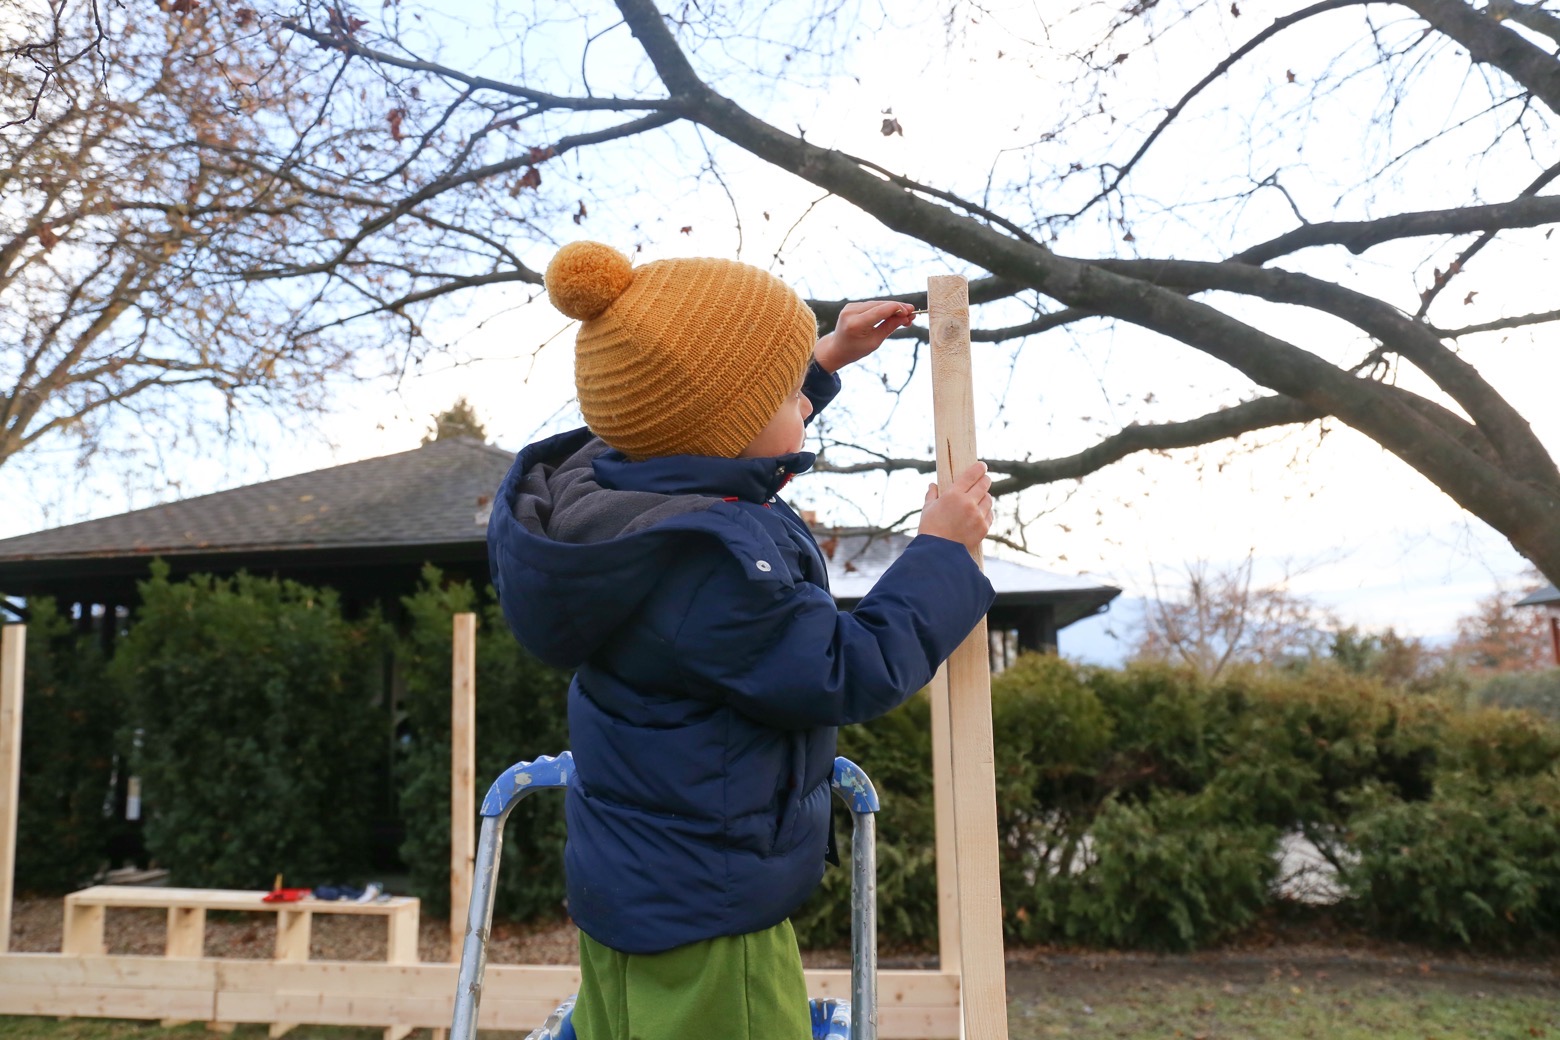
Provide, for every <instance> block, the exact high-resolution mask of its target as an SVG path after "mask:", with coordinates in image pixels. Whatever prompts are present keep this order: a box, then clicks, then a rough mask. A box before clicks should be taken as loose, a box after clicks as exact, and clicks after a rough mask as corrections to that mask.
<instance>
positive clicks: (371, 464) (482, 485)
mask: <svg viewBox="0 0 1560 1040" xmlns="http://www.w3.org/2000/svg"><path fill="white" fill-rule="evenodd" d="M513 461H514V456H513V455H512V454H510V453H509V452H507V451H503V450H501V449H499V448H494V447H490V446H488V445H485V444H480V443H478V442H477V441H473V440H465V439H460V438H456V439H448V440H440V441H434V442H432V443H430V444H427V445H424V446H423V447H421V448H416V449H414V450H412V451H403V452H400V453H399V454H396V455H385V456H381V457H380V458H374V459H364V460H363V461H361V462H349V463H347V464H346V465H343V466H332V467H330V468H328V469H319V470H314V471H312V472H309V473H299V474H297V475H296V476H291V477H282V478H280V479H277V480H267V481H263V482H261V483H259V484H249V485H247V486H245V487H238V488H233V489H232V490H230V491H218V492H216V493H215V494H210V495H200V496H198V497H196V498H186V499H183V500H181V501H178V502H168V503H165V504H163V505H160V506H152V507H150V508H147V509H137V510H133V511H132V512H129V513H120V514H119V515H117V516H106V517H103V518H101V519H98V520H87V521H84V522H82V523H78V524H70V525H69V526H66V527H56V528H54V529H52V530H48V531H38V532H35V533H33V534H24V535H20V536H18V537H15V538H7V539H4V540H0V563H5V562H10V561H18V560H31V559H38V558H40V557H45V556H47V557H51V558H54V559H59V558H61V557H95V556H120V555H126V554H135V555H159V556H171V555H176V554H180V553H191V552H203V553H209V552H222V551H234V550H250V549H259V548H265V549H283V548H288V549H305V548H308V549H317V548H330V547H348V546H353V547H356V546H368V545H387V544H395V545H409V544H419V545H420V544H427V543H436V542H452V541H470V540H471V539H472V538H480V537H482V536H483V535H484V534H485V532H486V530H487V514H488V510H489V509H490V507H491V506H490V503H491V501H492V496H493V492H494V491H495V490H496V489H497V487H498V483H499V481H500V480H501V479H502V478H503V475H504V473H505V471H506V470H507V469H508V467H509V464H510V463H511V462H513Z"/></svg>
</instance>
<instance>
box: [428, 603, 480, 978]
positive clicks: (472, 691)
mask: <svg viewBox="0 0 1560 1040" xmlns="http://www.w3.org/2000/svg"><path fill="white" fill-rule="evenodd" d="M451 627H452V629H453V636H452V638H453V642H454V645H453V647H452V648H451V650H452V652H451V654H450V953H449V959H450V960H452V961H455V962H457V963H459V961H460V952H461V947H462V946H463V945H464V943H465V941H466V913H467V910H468V908H469V907H470V905H471V887H472V880H473V877H474V875H475V871H476V862H477V830H476V827H477V786H476V785H477V615H475V614H471V613H462V614H456V615H455V618H454V622H453V624H452V626H451ZM413 959H415V958H413Z"/></svg>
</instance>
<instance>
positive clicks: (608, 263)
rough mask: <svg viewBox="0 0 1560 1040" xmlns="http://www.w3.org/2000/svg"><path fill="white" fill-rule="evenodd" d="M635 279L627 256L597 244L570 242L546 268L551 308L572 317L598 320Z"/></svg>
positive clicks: (583, 319)
mask: <svg viewBox="0 0 1560 1040" xmlns="http://www.w3.org/2000/svg"><path fill="white" fill-rule="evenodd" d="M633 280H634V266H633V264H631V263H629V260H628V257H626V256H624V255H623V254H622V253H619V252H618V251H617V250H616V249H613V248H612V247H611V246H607V245H602V244H601V243H600V242H570V243H569V244H568V245H566V246H564V247H563V248H562V249H560V250H558V253H557V255H556V256H554V257H553V258H552V263H550V264H548V265H547V273H546V275H545V276H544V277H543V281H544V282H545V283H546V285H547V297H548V299H550V300H552V305H553V306H554V307H556V308H558V309H559V310H560V311H562V312H563V313H564V314H567V315H568V316H569V317H571V318H578V319H580V320H581V321H589V320H590V319H591V318H599V317H600V316H601V315H602V313H603V312H604V311H606V309H607V308H608V307H610V306H612V302H613V301H614V300H616V299H617V298H618V297H619V296H621V295H623V291H624V290H625V289H627V288H628V286H629V283H630V282H632V281H633Z"/></svg>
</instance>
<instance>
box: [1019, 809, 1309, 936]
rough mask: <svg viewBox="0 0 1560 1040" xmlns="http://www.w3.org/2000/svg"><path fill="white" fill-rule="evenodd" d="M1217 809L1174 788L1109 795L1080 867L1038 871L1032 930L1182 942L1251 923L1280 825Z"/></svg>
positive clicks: (1271, 867) (1271, 869)
mask: <svg viewBox="0 0 1560 1040" xmlns="http://www.w3.org/2000/svg"><path fill="white" fill-rule="evenodd" d="M1222 809H1223V807H1222V806H1221V805H1220V803H1219V799H1218V798H1217V797H1210V796H1207V795H1185V794H1180V793H1177V792H1161V793H1156V794H1154V795H1152V796H1150V797H1149V798H1148V799H1147V800H1146V801H1144V802H1142V803H1140V804H1137V805H1133V804H1130V803H1128V802H1125V801H1121V800H1118V799H1112V800H1110V801H1108V802H1107V803H1106V804H1105V806H1104V808H1103V809H1102V810H1101V811H1100V813H1099V815H1097V816H1096V817H1095V818H1094V820H1093V822H1092V825H1091V827H1090V832H1089V841H1088V843H1087V847H1086V849H1085V854H1084V856H1083V857H1082V861H1081V863H1080V864H1079V867H1078V869H1077V870H1076V871H1075V872H1072V873H1064V872H1061V871H1055V872H1046V873H1043V874H1041V875H1040V876H1039V877H1038V878H1037V880H1036V884H1035V886H1034V887H1035V895H1036V898H1035V910H1034V917H1033V920H1034V921H1035V922H1036V923H1037V924H1039V925H1040V926H1041V927H1040V928H1037V929H1036V930H1035V931H1036V932H1037V935H1036V937H1037V938H1039V937H1045V938H1053V937H1054V938H1060V937H1065V938H1067V939H1069V940H1072V941H1075V942H1082V943H1086V944H1088V945H1096V946H1125V947H1145V948H1149V949H1173V950H1190V949H1194V948H1196V947H1198V946H1204V945H1207V944H1208V943H1209V942H1212V941H1213V940H1215V939H1218V938H1220V937H1222V936H1224V935H1226V934H1228V933H1229V932H1231V931H1234V930H1235V929H1237V928H1240V927H1242V926H1243V925H1246V924H1249V923H1250V922H1251V921H1252V920H1253V919H1254V918H1255V917H1256V915H1257V913H1258V911H1259V910H1261V908H1262V907H1263V906H1264V905H1265V904H1266V903H1267V901H1268V892H1269V888H1270V886H1271V884H1272V882H1273V877H1274V874H1275V873H1276V869H1277V866H1276V861H1275V859H1274V851H1275V848H1276V843H1277V838H1278V834H1277V832H1276V831H1275V830H1273V829H1272V828H1270V827H1263V826H1259V825H1251V824H1242V823H1231V822H1229V821H1228V820H1226V819H1225V818H1224V816H1223V812H1222Z"/></svg>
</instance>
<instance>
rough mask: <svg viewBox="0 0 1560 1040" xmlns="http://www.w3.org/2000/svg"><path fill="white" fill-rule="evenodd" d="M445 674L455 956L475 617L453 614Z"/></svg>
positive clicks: (469, 787)
mask: <svg viewBox="0 0 1560 1040" xmlns="http://www.w3.org/2000/svg"><path fill="white" fill-rule="evenodd" d="M454 638H455V645H454V653H453V654H452V658H451V659H452V667H451V675H450V954H449V959H450V960H451V961H456V962H458V961H459V960H460V948H461V944H462V943H463V942H464V941H465V938H466V909H467V905H468V904H469V903H470V902H471V880H472V874H473V872H474V871H475V869H476V859H477V837H476V820H477V793H476V775H477V774H476V761H477V697H476V690H477V616H476V615H475V614H456V615H455V637H454Z"/></svg>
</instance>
